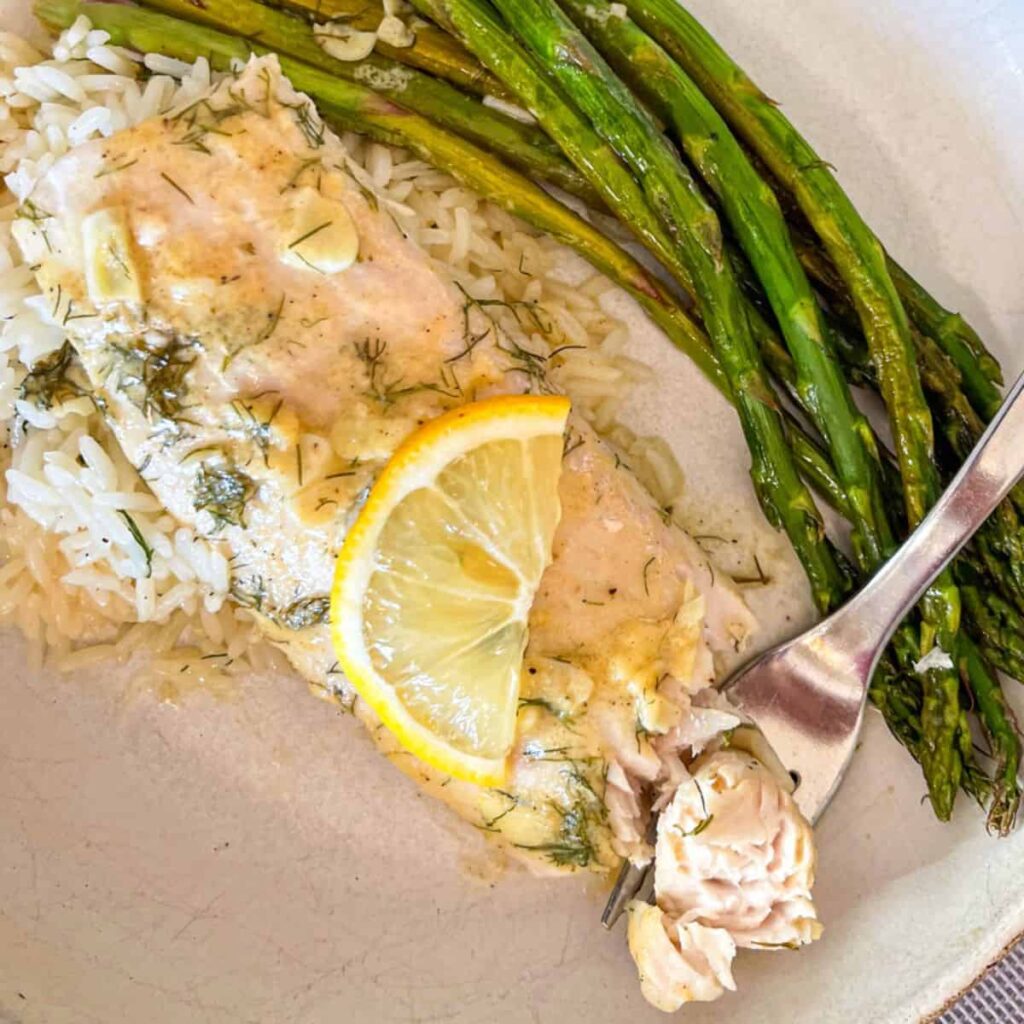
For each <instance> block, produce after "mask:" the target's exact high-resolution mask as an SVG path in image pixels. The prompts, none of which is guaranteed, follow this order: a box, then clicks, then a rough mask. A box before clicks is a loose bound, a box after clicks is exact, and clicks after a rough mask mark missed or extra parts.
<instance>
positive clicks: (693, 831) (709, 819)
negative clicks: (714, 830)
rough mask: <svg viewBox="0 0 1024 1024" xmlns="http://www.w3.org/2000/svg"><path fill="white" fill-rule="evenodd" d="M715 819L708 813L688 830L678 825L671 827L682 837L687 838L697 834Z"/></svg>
mask: <svg viewBox="0 0 1024 1024" xmlns="http://www.w3.org/2000/svg"><path fill="white" fill-rule="evenodd" d="M714 820H715V816H714V815H713V814H709V815H708V816H707V817H706V818H701V820H700V821H698V822H697V824H696V825H694V826H693V828H691V829H690V830H689V831H688V832H687V831H685V830H684V829H682V828H681V827H680V826H679V825H673V826H672V827H673V828H674V829H675V830H676V831H677V832H678V833H679V834H680V835H681V836H682V837H683V838H684V839H687V838H689V837H690V836H699V835H700V834H701V832H703V831H704V829H706V828H707V827H708V825H710V824H711V822H713V821H714Z"/></svg>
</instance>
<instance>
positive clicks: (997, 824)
mask: <svg viewBox="0 0 1024 1024" xmlns="http://www.w3.org/2000/svg"><path fill="white" fill-rule="evenodd" d="M956 661H957V665H958V667H959V669H960V675H961V677H962V679H963V681H964V685H965V686H966V687H968V689H969V690H970V692H971V694H972V695H973V697H974V700H975V703H976V705H977V709H978V717H979V718H980V719H981V722H982V726H983V727H984V729H985V736H986V739H987V740H988V743H989V748H990V753H991V756H992V759H993V760H994V761H995V764H996V770H995V777H994V784H993V792H992V804H991V807H990V809H989V815H988V824H989V828H990V829H992V831H994V832H997V833H998V834H999V835H1006V833H1007V832H1009V831H1010V829H1011V828H1013V822H1014V819H1015V818H1016V816H1017V809H1018V807H1019V805H1020V788H1019V785H1018V782H1017V772H1018V770H1019V768H1020V739H1019V734H1018V732H1017V724H1016V722H1015V721H1014V720H1013V715H1012V713H1011V712H1010V709H1009V708H1008V707H1007V705H1006V699H1005V698H1004V696H1003V691H1002V689H1001V688H1000V686H999V680H998V679H996V677H995V675H994V674H993V673H992V672H991V671H989V668H988V666H987V665H986V664H985V660H984V659H983V658H982V656H981V652H980V651H979V650H978V649H977V647H976V646H975V645H974V643H973V642H972V641H971V639H970V638H969V637H967V636H965V635H963V634H961V635H960V637H959V643H958V646H957V652H956Z"/></svg>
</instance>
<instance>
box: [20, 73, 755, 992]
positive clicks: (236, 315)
mask: <svg viewBox="0 0 1024 1024" xmlns="http://www.w3.org/2000/svg"><path fill="white" fill-rule="evenodd" d="M17 235H18V239H19V242H20V243H21V245H22V248H23V249H24V251H25V254H26V257H27V259H28V262H30V263H31V264H32V265H33V266H34V267H35V268H36V273H37V277H38V280H39V283H40V285H41V287H42V288H43V290H44V291H45V293H46V294H47V295H48V296H49V299H50V301H51V302H52V304H53V312H54V318H55V320H57V321H58V322H60V323H61V324H62V325H63V326H64V327H65V329H66V330H67V332H68V334H69V337H70V339H71V342H72V344H73V345H74V348H75V350H76V352H77V353H78V357H79V358H80V360H81V362H82V365H83V366H84V368H85V371H86V373H87V374H88V377H89V380H90V382H91V384H92V386H93V388H94V393H95V397H96V400H97V401H98V402H99V403H101V405H102V408H103V410H104V413H105V415H106V418H107V420H108V422H109V423H110V425H111V427H112V429H113V431H114V433H115V435H116V437H117V439H118V442H119V443H120V445H121V447H122V448H123V450H124V451H125V453H126V455H127V457H128V458H129V459H130V460H131V462H132V463H133V464H134V465H135V466H136V467H137V468H138V469H139V471H140V473H141V474H142V475H143V477H144V478H145V479H146V481H147V483H148V484H149V486H150V487H151V489H152V490H153V492H154V493H155V494H156V495H157V497H158V498H159V499H160V501H161V502H162V504H164V505H165V506H166V508H167V509H168V510H169V511H170V512H172V513H173V514H174V515H175V516H176V517H177V518H178V519H180V520H181V521H182V522H185V523H188V524H191V525H193V526H194V527H195V528H196V529H197V530H198V531H199V532H201V533H203V534H205V535H207V536H210V537H214V538H217V539H219V541H220V542H221V543H222V544H223V545H224V547H225V549H226V550H227V552H228V553H229V554H230V559H231V565H232V573H233V595H234V598H235V600H236V601H238V602H239V603H241V604H243V605H245V606H247V607H249V608H250V609H251V610H252V611H253V613H254V614H255V615H256V616H257V618H258V621H259V623H260V625H261V628H262V629H263V631H264V632H265V634H266V635H267V636H268V638H269V639H270V640H271V641H272V642H274V643H276V644H277V645H279V646H280V647H281V649H282V650H283V651H284V652H285V653H286V654H287V655H288V657H289V658H290V659H291V661H292V663H293V664H294V665H295V666H296V668H297V669H298V670H299V671H300V672H301V674H302V675H303V676H304V677H305V678H306V679H308V680H309V681H310V683H311V684H313V685H314V686H315V687H317V688H319V689H320V690H321V691H322V692H325V693H328V694H330V695H331V696H332V697H333V698H334V699H337V700H338V701H339V702H341V703H343V704H345V705H346V706H349V707H351V708H353V710H354V711H355V712H356V713H357V714H358V715H359V716H360V717H361V718H362V719H363V721H364V722H365V723H366V725H367V726H368V727H369V728H370V730H371V733H372V734H373V736H374V738H375V739H376V741H377V742H378V744H379V745H380V746H381V748H382V749H383V750H384V751H385V752H386V753H389V754H391V755H393V756H392V760H394V761H395V763H396V764H398V765H399V767H401V768H402V769H403V770H404V771H406V772H407V773H408V774H410V775H413V776H414V777H416V778H417V779H418V780H419V781H420V782H421V783H422V784H423V785H424V786H425V787H427V788H428V789H429V790H430V791H431V792H432V793H433V794H434V795H436V796H437V797H438V798H440V799H442V800H444V801H445V802H446V803H447V804H449V805H450V806H452V807H453V808H454V809H455V810H456V811H457V812H458V813H459V814H460V815H461V816H463V817H464V818H466V819H467V820H468V821H469V822H471V823H472V824H473V825H475V826H477V827H479V828H482V829H484V830H485V831H487V832H488V833H491V834H493V835H494V836H495V837H496V838H497V839H500V840H501V841H503V842H504V843H505V844H506V846H507V847H508V848H509V849H510V850H512V851H514V852H515V853H516V855H517V856H519V857H521V858H522V859H524V860H526V861H527V862H528V863H530V864H531V865H532V866H533V867H534V868H536V869H540V870H548V869H557V870H565V869H576V868H590V869H596V870H609V869H613V868H614V867H616V866H617V864H618V862H619V859H620V857H622V856H633V857H636V858H638V859H642V858H644V857H649V855H650V850H649V849H647V847H646V846H645V844H644V841H643V835H644V833H645V831H646V822H647V816H648V813H649V808H650V805H651V802H652V800H654V799H658V798H659V797H660V799H661V800H662V802H667V801H669V800H671V799H672V795H673V793H674V792H675V790H676V787H677V786H678V784H679V782H680V780H682V779H687V778H689V777H690V776H689V774H688V771H687V765H688V764H689V762H690V761H691V759H692V756H693V753H694V752H697V751H699V750H701V749H703V748H704V747H705V746H707V744H708V743H709V742H711V741H712V740H713V738H714V737H715V736H716V735H717V734H719V733H720V732H722V731H725V730H727V729H729V728H731V727H732V726H733V725H735V724H737V723H738V721H739V720H738V718H736V717H735V716H733V715H731V713H730V712H729V711H728V710H727V709H724V708H722V707H719V706H717V705H716V703H715V702H714V701H713V700H710V699H708V694H709V693H710V691H709V689H708V688H709V687H710V686H711V685H712V683H713V682H714V679H715V671H716V658H717V657H718V656H719V655H722V654H724V653H727V652H734V651H736V650H738V649H740V648H741V647H742V645H743V644H744V643H745V641H746V639H747V637H748V635H749V634H750V632H751V630H752V628H753V622H752V618H751V616H750V613H749V612H748V610H747V608H746V606H745V605H744V603H743V601H742V600H741V598H740V597H739V595H738V593H737V592H736V590H735V588H734V587H733V586H732V584H731V583H730V582H729V581H728V580H727V579H726V578H725V577H724V576H723V575H722V574H721V573H717V574H716V573H715V572H714V571H713V570H712V568H711V567H710V565H709V564H708V562H707V560H706V558H705V557H704V555H703V554H702V552H701V551H700V549H699V548H698V547H697V545H696V544H695V543H694V542H693V540H691V539H690V538H689V537H688V536H687V535H686V534H685V533H684V532H683V531H681V530H680V529H679V528H678V527H677V526H676V525H674V524H673V523H671V522H668V521H666V518H665V517H664V516H663V514H662V511H661V510H660V509H659V508H657V506H656V505H655V502H654V501H653V500H652V499H651V497H650V496H649V495H648V494H647V493H646V491H645V490H644V489H643V488H642V487H641V485H640V484H639V483H638V482H637V480H636V478H635V477H634V476H633V474H632V472H631V471H630V470H629V468H628V467H627V466H626V465H625V464H624V463H623V462H622V460H621V458H620V457H619V456H618V455H617V454H616V452H615V451H614V450H613V449H612V448H611V447H610V446H609V445H608V444H606V443H605V442H604V441H603V440H601V439H600V438H599V437H598V436H597V435H596V434H595V433H594V431H593V430H592V429H591V428H590V427H589V426H588V425H587V424H586V422H584V421H583V420H582V419H581V418H580V417H578V416H572V417H571V419H570V426H569V431H568V439H567V444H566V454H565V458H564V466H563V474H562V478H561V483H560V499H561V505H562V517H561V521H560V523H559V526H558V530H557V533H556V536H555V540H554V550H553V559H552V562H551V564H550V566H549V567H548V569H547V570H546V572H545V574H544V576H543V579H542V582H541V586H540V589H539V592H538V593H537V595H536V600H535V602H534V605H533V608H532V610H531V614H530V622H529V628H530V638H529V644H528V647H527V651H526V657H525V662H524V666H523V675H522V686H521V702H520V705H521V706H520V711H519V716H518V723H517V735H516V742H515V747H514V750H513V753H512V756H511V759H510V771H509V776H508V780H507V782H506V784H505V785H504V786H503V787H502V788H501V789H483V788H481V787H478V786H475V785H470V784H467V783H463V782H460V781H457V780H452V779H448V778H444V777H439V776H438V775H437V773H435V772H433V771H432V770H431V769H429V768H428V767H426V766H424V765H422V764H420V763H419V762H417V761H416V760H415V759H413V758H412V757H410V756H408V755H405V754H404V752H403V751H400V750H398V749H397V748H396V747H395V744H394V741H393V739H392V738H391V736H390V734H388V733H387V731H386V730H384V729H383V728H381V727H380V723H379V722H378V721H376V719H375V718H374V716H373V715H372V713H371V712H370V711H369V709H368V708H367V707H366V706H365V705H364V704H363V703H362V702H361V701H359V700H358V699H357V698H356V696H355V694H354V693H353V692H352V691H351V688H350V687H349V685H348V683H347V681H346V680H345V679H344V678H343V677H342V676H341V675H340V674H339V673H338V672H337V669H336V664H335V661H334V656H333V653H332V651H331V646H330V638H329V634H328V629H327V627H326V625H325V620H326V616H327V611H328V603H329V602H328V593H329V589H330V584H331V577H332V572H333V563H334V556H335V553H336V552H337V550H338V548H339V547H340V545H341V542H342V540H343V538H344V536H345V532H346V530H347V528H348V526H349V525H350V523H351V522H352V519H353V517H354V515H355V513H356V512H357V511H358V508H359V506H360V503H361V501H362V499H363V497H364V496H365V494H366V492H367V489H368V488H369V487H370V486H372V483H373V481H374V479H375V477H376V475H377V474H378V473H379V471H380V469H381V468H382V466H383V465H384V464H385V463H386V462H387V459H388V457H389V455H390V454H391V453H392V452H393V451H394V450H395V448H396V447H397V445H398V444H399V443H400V442H401V441H402V439H403V438H404V437H405V436H407V435H408V434H409V433H410V432H411V431H412V430H414V429H416V428H417V427H418V426H419V425H421V424H423V423H424V422H426V421H427V420H429V419H432V418H434V417H436V416H437V415H439V414H440V413H442V412H444V411H445V410H447V409H449V408H452V407H454V406H457V405H459V404H462V403H465V402H469V401H472V400H474V399H476V398H481V397H485V396H487V395H491V394H500V393H517V392H526V391H543V390H548V389H550V385H549V382H548V380H547V375H546V371H545V356H544V354H543V353H536V352H531V351H530V350H529V348H528V347H527V346H526V345H525V342H524V338H523V337H519V336H517V335H516V334H515V332H514V330H511V329H510V328H508V327H507V326H506V327H504V328H503V327H501V326H499V325H498V324H497V323H496V322H495V320H494V319H493V318H491V317H490V316H488V315H487V311H486V309H485V308H484V307H483V306H481V304H479V303H477V302H474V301H473V300H472V299H471V298H470V297H469V296H467V294H466V293H465V292H464V291H463V290H462V289H460V288H459V287H458V286H457V285H456V284H455V283H454V282H453V281H452V280H451V278H450V277H449V276H448V275H447V274H446V273H445V272H444V270H443V269H442V268H440V267H439V266H438V265H437V264H436V263H435V262H434V261H432V260H430V259H429V258H428V257H427V256H426V255H425V254H424V253H423V252H422V251H421V250H420V249H419V248H418V247H417V246H416V245H415V244H414V243H413V242H411V241H410V240H408V239H407V238H406V237H405V236H404V234H403V233H402V231H401V229H400V228H399V226H398V224H397V223H396V221H395V219H394V218H393V217H392V216H391V215H390V213H389V211H388V209H387V205H386V202H384V201H382V200H381V198H380V197H378V196H376V195H375V194H374V193H372V192H370V191H368V190H367V189H366V188H364V187H362V186H361V185H360V184H359V183H358V182H357V181H356V180H355V179H354V178H353V177H352V176H351V174H350V173H349V171H348V164H347V156H346V153H345V151H344V148H343V147H342V145H341V143H340V142H339V140H338V139H337V138H335V136H333V135H332V133H331V132H330V131H328V130H327V129H325V127H324V126H323V124H322V123H321V122H320V120H319V118H318V116H317V114H316V111H315V109H314V108H313V106H312V104H311V103H310V101H309V100H308V99H307V98H305V97H303V96H301V95H300V94H298V93H296V92H295V91H294V90H293V89H292V88H291V87H290V85H289V84H288V83H287V82H286V81H284V80H283V79H282V78H281V76H280V72H279V70H278V67H277V64H276V61H275V60H274V59H273V58H264V59H259V60H253V61H252V62H251V63H250V64H249V65H248V66H247V67H246V68H245V69H244V70H242V71H240V72H239V73H238V74H237V75H235V76H230V77H228V78H226V79H225V80H224V81H223V82H222V83H220V84H219V85H218V86H217V87H216V88H214V90H213V91H212V92H211V94H210V95H209V96H208V97H207V98H205V99H203V100H200V101H199V102H197V103H195V104H193V105H192V106H191V107H190V108H188V109H186V110H179V111H173V112H171V113H170V114H168V115H166V116H163V117H160V118H155V119H152V120H149V121H146V122H143V123H142V124H140V125H139V126H137V127H135V128H133V129H130V130H127V131H124V132H121V133H119V134H117V135H115V136H113V137H112V138H110V139H105V140H101V141H96V142H91V143H88V144H86V145H84V146H81V147H78V148H77V149H75V150H73V151H72V152H70V153H69V154H67V155H66V156H64V157H63V158H61V159H60V160H58V161H57V162H56V164H55V165H54V166H53V168H52V169H51V170H50V171H49V172H48V173H47V174H46V176H45V177H44V178H43V179H42V180H41V181H40V182H39V184H38V186H37V187H36V189H35V191H34V192H33V194H32V196H31V198H30V200H29V201H28V202H26V204H24V206H23V208H22V210H21V216H20V219H19V221H18V225H17ZM722 814H723V816H724V817H728V813H727V812H726V811H724V810H723V812H722ZM744 822H746V824H737V829H739V830H740V831H742V829H743V828H745V827H748V825H749V827H751V828H754V827H755V826H754V824H753V823H750V822H749V821H748V820H747V819H744ZM701 927H703V926H701ZM691 931H692V932H693V935H694V936H696V937H694V938H692V941H693V943H695V944H697V945H699V943H700V937H699V935H698V934H697V931H696V930H694V929H691ZM688 934H690V933H689V932H688ZM701 934H703V933H701ZM724 978H725V976H724V975H722V976H721V979H720V980H721V981H722V984H723V985H724V984H725V980H724Z"/></svg>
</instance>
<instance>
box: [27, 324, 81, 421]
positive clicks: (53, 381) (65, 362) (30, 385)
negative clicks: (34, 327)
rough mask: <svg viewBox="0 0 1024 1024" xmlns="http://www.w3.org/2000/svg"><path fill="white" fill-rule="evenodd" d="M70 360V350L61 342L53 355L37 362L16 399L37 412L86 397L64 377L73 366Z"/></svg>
mask: <svg viewBox="0 0 1024 1024" xmlns="http://www.w3.org/2000/svg"><path fill="white" fill-rule="evenodd" d="M74 356H75V352H74V349H73V348H72V347H71V345H70V343H69V342H66V341H65V342H64V344H63V345H61V347H60V348H59V349H58V350H57V351H56V352H51V353H50V355H48V356H44V357H43V358H42V359H39V360H37V362H36V363H35V365H34V366H33V367H32V369H31V370H29V372H28V373H27V374H26V375H25V378H24V380H22V382H21V386H20V388H19V389H18V397H19V398H20V399H22V401H25V402H31V403H32V404H33V405H34V406H35V407H36V408H37V409H52V408H53V407H54V406H58V405H63V403H64V402H68V401H70V400H71V399H72V398H80V397H81V396H82V395H84V394H86V393H87V392H86V391H85V389H84V388H82V387H80V386H79V385H78V384H76V383H75V382H74V381H73V380H72V379H71V378H70V377H69V376H68V375H69V373H70V371H71V369H72V368H73V367H74V365H75V363H74Z"/></svg>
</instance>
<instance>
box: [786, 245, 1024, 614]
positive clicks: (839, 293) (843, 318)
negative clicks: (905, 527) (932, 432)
mask: <svg viewBox="0 0 1024 1024" xmlns="http://www.w3.org/2000/svg"><path fill="white" fill-rule="evenodd" d="M803 244H804V246H805V247H806V242H804V243H803ZM818 255H819V256H820V255H821V254H820V251H819V253H818ZM823 264H827V265H815V268H814V269H813V270H812V273H813V275H814V277H815V279H816V282H817V284H818V286H819V288H821V289H822V290H823V291H824V293H825V295H826V297H827V301H828V302H829V303H830V304H831V305H832V306H833V308H835V309H837V310H838V311H839V314H840V316H839V319H838V321H837V322H835V323H834V324H833V333H832V343H833V347H834V348H835V349H836V350H837V351H838V352H839V353H840V357H841V360H842V361H843V363H844V366H845V370H846V372H847V375H848V377H849V379H850V380H851V382H853V383H859V384H867V385H869V386H874V385H875V383H876V382H877V374H876V372H875V368H874V366H873V364H872V362H871V358H870V354H869V353H868V351H867V348H866V346H865V345H864V342H863V339H862V338H860V337H858V336H857V335H856V328H855V327H853V326H852V324H851V318H852V309H851V308H850V305H849V300H848V297H847V296H846V295H845V293H844V290H843V285H842V282H841V281H839V280H838V276H837V275H836V274H835V271H834V268H832V267H831V264H828V261H827V259H826V260H824V261H823ZM913 338H914V344H915V349H916V351H917V361H918V366H919V367H920V371H921V383H922V384H923V385H924V388H925V391H926V392H927V393H928V396H929V399H930V401H929V404H930V406H931V409H932V414H933V415H934V417H935V422H936V424H937V425H938V427H939V430H940V433H941V437H942V438H943V439H944V440H945V442H946V444H947V445H948V447H949V449H950V450H951V451H952V453H953V455H954V457H955V461H954V464H953V466H952V467H951V469H952V470H953V471H955V470H956V469H957V468H958V467H959V464H960V463H961V462H963V460H964V459H966V458H967V456H968V455H969V454H970V452H971V450H972V449H973V448H974V446H975V444H977V442H978V439H979V438H980V437H981V435H982V433H983V431H984V429H985V425H984V421H983V420H982V418H981V417H980V416H979V415H978V413H977V412H976V411H975V409H974V407H973V406H972V404H971V403H970V401H969V400H968V398H967V395H966V394H965V393H964V391H963V390H961V388H960V382H961V377H960V371H959V369H958V368H957V367H956V366H955V365H954V363H953V361H952V359H950V358H949V357H948V356H947V355H946V354H945V352H943V351H942V349H941V348H940V347H939V345H938V343H937V342H935V341H934V340H933V339H932V338H931V337H929V336H928V335H925V334H921V333H920V332H918V331H916V330H915V331H914V332H913ZM950 476H952V472H951V473H950ZM1022 511H1024V486H1022V485H1019V484H1018V485H1017V486H1016V487H1015V488H1014V489H1013V490H1012V491H1011V492H1010V497H1009V498H1008V499H1007V500H1006V501H1004V502H1002V503H1001V504H1000V505H999V507H998V508H997V509H996V511H995V512H994V513H993V514H992V516H991V517H990V518H989V519H988V521H987V522H986V523H985V524H984V526H982V528H981V529H980V530H979V531H978V534H977V537H976V541H975V543H976V544H977V546H978V547H979V548H980V549H981V550H982V552H983V553H984V555H985V561H986V565H987V568H988V570H989V574H990V576H991V580H992V582H993V583H994V585H995V586H996V587H998V589H999V591H1000V593H1002V594H1003V596H1004V597H1006V599H1007V600H1009V601H1012V602H1013V603H1014V604H1015V605H1016V606H1017V607H1018V609H1020V611H1021V612H1024V529H1022V524H1021V521H1020V514H1021V512H1022Z"/></svg>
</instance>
